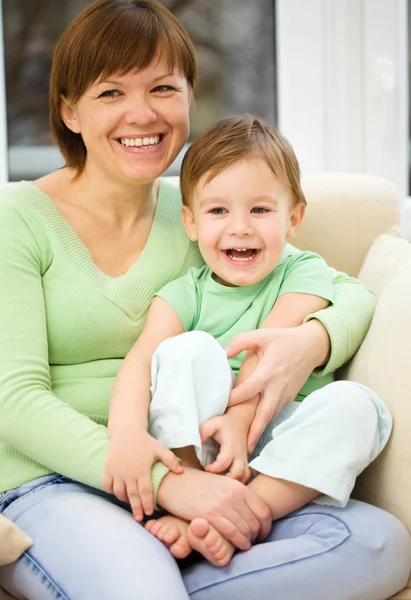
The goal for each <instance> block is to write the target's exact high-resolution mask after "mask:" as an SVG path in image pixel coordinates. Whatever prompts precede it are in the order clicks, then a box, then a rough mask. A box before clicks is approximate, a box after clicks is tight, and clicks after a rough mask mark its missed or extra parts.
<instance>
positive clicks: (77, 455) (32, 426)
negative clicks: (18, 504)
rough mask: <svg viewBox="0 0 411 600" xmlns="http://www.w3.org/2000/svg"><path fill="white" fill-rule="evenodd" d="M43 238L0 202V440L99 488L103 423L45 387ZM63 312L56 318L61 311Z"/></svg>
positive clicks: (46, 252) (46, 253)
mask: <svg viewBox="0 0 411 600" xmlns="http://www.w3.org/2000/svg"><path fill="white" fill-rule="evenodd" d="M51 260H52V252H51V249H50V248H49V245H48V241H47V240H46V238H45V237H44V239H42V238H40V237H39V236H38V237H37V238H34V236H33V233H32V231H31V230H30V228H29V227H28V225H27V224H26V222H25V221H24V220H23V218H22V217H21V215H20V214H19V213H18V212H17V211H15V210H14V209H13V208H12V207H10V206H8V205H4V204H2V205H1V206H0V289H1V293H0V332H1V342H0V439H1V440H2V441H3V442H5V443H7V444H9V445H10V446H12V447H13V448H15V449H16V450H18V451H19V452H22V453H23V454H25V455H26V456H28V457H30V458H31V459H33V460H34V461H36V462H38V463H40V464H41V465H44V466H45V467H47V468H48V469H50V470H51V471H53V472H56V473H61V474H62V475H66V476H67V477H70V478H72V479H75V480H77V481H80V482H82V483H85V484H87V485H90V486H93V487H95V488H100V489H102V476H103V470H104V461H105V458H106V454H107V451H108V447H109V438H108V434H107V428H106V427H103V426H101V425H98V424H96V423H94V422H93V421H92V420H91V419H89V418H88V417H86V416H85V415H82V414H81V413H79V412H77V411H76V410H75V409H74V408H72V407H71V406H70V405H68V404H66V403H65V402H63V401H62V400H60V399H59V398H57V397H56V396H55V394H53V392H52V389H51V378H50V368H49V364H48V339H47V323H46V310H45V303H44V297H43V286H42V275H43V274H44V273H45V272H46V271H47V269H48V268H49V266H50V264H51ZM62 318H64V317H62Z"/></svg>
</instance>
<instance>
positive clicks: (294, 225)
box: [286, 202, 306, 238]
mask: <svg viewBox="0 0 411 600" xmlns="http://www.w3.org/2000/svg"><path fill="white" fill-rule="evenodd" d="M305 208H306V204H305V202H297V203H296V205H295V206H294V208H293V209H292V212H291V214H290V220H289V223H288V229H287V234H286V235H287V237H288V238H292V237H294V236H295V234H296V233H297V231H298V230H299V229H300V225H301V223H302V222H303V219H304V215H305Z"/></svg>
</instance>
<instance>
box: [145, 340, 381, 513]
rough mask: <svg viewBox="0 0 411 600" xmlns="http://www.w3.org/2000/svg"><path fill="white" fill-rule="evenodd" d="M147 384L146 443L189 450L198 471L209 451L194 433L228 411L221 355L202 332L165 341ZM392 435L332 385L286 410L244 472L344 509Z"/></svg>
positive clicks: (360, 395)
mask: <svg viewBox="0 0 411 600" xmlns="http://www.w3.org/2000/svg"><path fill="white" fill-rule="evenodd" d="M151 377H152V387H151V393H152V401H151V405H150V413H149V431H150V433H151V435H153V437H155V438H156V439H158V440H159V441H161V442H162V443H163V444H164V445H165V446H167V447H168V448H182V447H185V446H194V447H195V449H196V452H197V455H198V457H199V459H200V461H201V463H202V464H203V465H204V464H207V463H209V462H211V461H212V460H213V459H214V457H215V446H214V444H213V443H211V444H210V443H207V442H206V443H205V444H201V439H200V433H199V427H200V425H202V424H203V423H204V422H205V421H207V420H208V419H211V417H214V416H216V415H221V414H223V413H224V411H225V410H226V407H227V402H228V397H229V395H230V391H231V389H232V387H233V385H234V382H235V376H234V374H233V372H232V370H231V368H230V366H229V364H228V361H227V357H226V354H225V352H224V350H223V349H222V348H221V346H220V345H219V344H218V343H217V342H216V341H215V340H214V338H213V337H212V336H211V335H209V334H208V333H204V332H201V331H192V332H188V333H184V334H182V335H179V336H177V337H174V338H170V339H168V340H165V341H164V342H162V343H161V344H160V346H159V347H158V348H157V350H156V352H155V354H154V356H153V361H152V367H151ZM391 428H392V419H391V415H390V413H389V412H388V409H387V408H386V406H385V405H384V403H383V402H382V400H380V398H379V397H378V396H377V395H376V394H375V393H374V392H372V391H371V390H370V389H368V388H367V387H365V386H363V385H361V384H359V383H355V382H350V381H337V382H334V383H331V384H329V385H327V386H325V387H323V388H321V389H319V390H317V391H315V392H313V393H312V394H310V395H309V396H307V398H306V399H305V400H304V401H303V402H292V403H291V404H289V405H288V406H286V407H285V408H284V409H283V410H282V411H281V412H280V414H279V415H278V416H277V417H276V418H275V419H274V421H273V422H272V423H270V424H269V425H268V426H267V428H266V430H265V431H264V433H263V435H262V437H261V438H260V441H259V443H258V444H257V447H256V450H255V451H254V453H253V456H252V457H251V462H250V466H251V467H252V468H253V469H254V470H255V471H258V472H260V473H264V474H265V475H268V476H270V477H275V478H280V479H285V480H287V481H293V482H295V483H298V484H300V485H304V486H306V487H310V488H314V489H316V490H319V491H320V492H321V493H322V494H323V495H322V496H320V497H319V498H318V499H317V500H316V502H317V503H319V504H331V505H333V506H345V505H346V504H347V502H348V499H349V497H350V493H351V491H352V489H353V487H354V483H355V479H356V477H357V475H359V474H360V473H361V471H363V470H364V469H365V467H367V465H369V464H370V463H371V462H372V461H373V460H374V459H375V458H376V457H377V456H378V454H379V453H380V452H381V450H382V449H383V448H384V446H385V444H386V443H387V441H388V438H389V436H390V433H391Z"/></svg>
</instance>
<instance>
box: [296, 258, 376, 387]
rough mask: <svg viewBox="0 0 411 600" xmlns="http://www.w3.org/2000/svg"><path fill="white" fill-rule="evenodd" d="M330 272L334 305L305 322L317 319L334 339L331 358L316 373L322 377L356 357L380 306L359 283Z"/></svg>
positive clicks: (332, 271) (345, 276) (343, 275)
mask: <svg viewBox="0 0 411 600" xmlns="http://www.w3.org/2000/svg"><path fill="white" fill-rule="evenodd" d="M329 269H330V273H331V274H332V276H333V285H334V302H333V305H332V306H329V307H328V308H325V309H323V310H320V311H318V312H316V313H314V314H312V315H308V317H306V318H305V320H304V322H307V321H310V320H311V319H317V320H318V321H320V323H322V324H323V325H324V327H325V329H326V330H327V332H328V335H329V337H330V341H331V354H330V358H329V360H328V362H327V364H326V365H325V366H324V367H323V368H322V369H317V370H316V371H315V372H314V373H313V375H318V376H320V377H322V376H324V375H328V374H329V373H332V372H333V371H335V370H336V369H339V368H340V367H341V366H342V365H343V364H345V363H346V362H347V361H348V360H349V359H350V358H351V357H352V356H354V354H355V353H356V352H357V350H358V348H359V347H360V346H361V344H362V342H363V341H364V338H365V336H366V335H367V332H368V329H369V328H370V325H371V321H372V317H373V315H374V311H375V307H376V304H377V301H376V297H375V294H374V293H373V292H372V291H371V290H369V289H368V288H367V287H365V285H363V284H362V283H361V282H360V281H358V279H355V278H354V277H349V276H348V275H346V274H345V273H340V272H339V271H336V270H335V269H332V268H329Z"/></svg>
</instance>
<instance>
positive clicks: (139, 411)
mask: <svg viewBox="0 0 411 600" xmlns="http://www.w3.org/2000/svg"><path fill="white" fill-rule="evenodd" d="M181 333H184V328H183V325H182V323H181V321H180V319H179V317H178V315H177V313H176V312H175V311H174V310H173V309H172V308H171V306H170V305H169V304H168V303H167V302H166V301H165V300H163V298H160V297H158V296H157V297H156V298H154V300H153V303H152V305H151V307H150V309H149V312H148V316H147V320H146V323H145V325H144V329H143V331H142V332H141V335H140V337H139V338H138V340H137V342H136V343H135V344H134V346H133V347H132V349H131V350H130V352H129V353H128V354H127V356H126V358H125V359H124V361H123V364H122V365H121V368H120V370H119V372H118V374H117V377H116V379H115V382H114V386H113V391H112V394H111V399H110V410H109V421H108V432H109V435H110V437H113V436H115V435H116V433H117V432H118V431H119V430H122V429H123V428H125V427H126V428H129V427H132V428H138V429H147V427H148V409H149V405H150V399H151V397H150V386H151V361H152V358H153V355H154V352H155V351H156V349H157V348H158V346H159V345H160V344H161V342H163V341H164V340H166V339H168V338H170V337H174V336H176V335H180V334H181Z"/></svg>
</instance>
